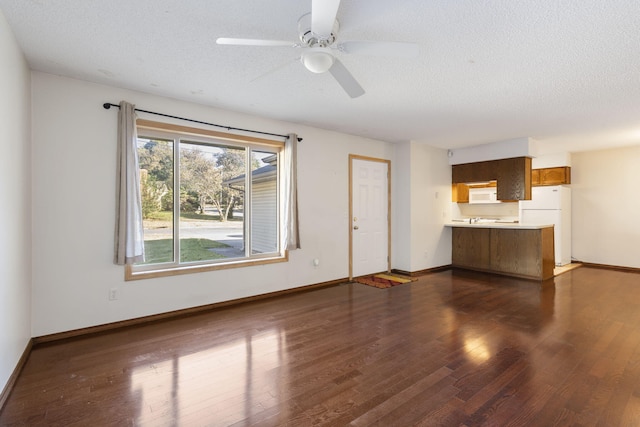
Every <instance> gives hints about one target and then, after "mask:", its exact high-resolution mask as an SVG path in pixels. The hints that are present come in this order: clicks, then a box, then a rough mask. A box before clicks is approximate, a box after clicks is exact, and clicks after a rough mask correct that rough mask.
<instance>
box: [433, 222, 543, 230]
mask: <svg viewBox="0 0 640 427" xmlns="http://www.w3.org/2000/svg"><path fill="white" fill-rule="evenodd" d="M444 226H445V227H465V228H502V229H508V230H540V229H542V228H547V227H553V224H543V225H538V224H520V223H519V222H477V223H476V222H474V223H471V224H469V222H463V221H451V222H447V223H445V225H444Z"/></svg>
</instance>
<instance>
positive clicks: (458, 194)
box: [451, 183, 469, 203]
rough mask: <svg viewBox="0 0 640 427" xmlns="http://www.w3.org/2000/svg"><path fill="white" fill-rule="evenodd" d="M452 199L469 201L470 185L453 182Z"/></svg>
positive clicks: (459, 201)
mask: <svg viewBox="0 0 640 427" xmlns="http://www.w3.org/2000/svg"><path fill="white" fill-rule="evenodd" d="M451 201H452V202H457V203H469V186H468V185H467V184H462V183H460V184H451Z"/></svg>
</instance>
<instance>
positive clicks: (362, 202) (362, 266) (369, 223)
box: [350, 158, 389, 277]
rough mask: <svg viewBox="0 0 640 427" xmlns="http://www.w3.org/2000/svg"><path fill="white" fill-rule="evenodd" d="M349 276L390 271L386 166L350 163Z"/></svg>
mask: <svg viewBox="0 0 640 427" xmlns="http://www.w3.org/2000/svg"><path fill="white" fill-rule="evenodd" d="M351 162H352V163H351V186H352V188H351V218H350V221H351V247H352V253H351V266H352V271H351V276H352V277H358V276H364V275H366V274H372V273H379V272H381V271H387V270H388V269H389V184H388V183H389V176H388V172H389V163H388V162H387V161H377V160H365V159H358V158H352V159H351Z"/></svg>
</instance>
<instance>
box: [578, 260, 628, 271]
mask: <svg viewBox="0 0 640 427" xmlns="http://www.w3.org/2000/svg"><path fill="white" fill-rule="evenodd" d="M580 262H581V263H582V265H583V266H584V267H592V268H602V269H604V270H615V271H624V272H626V273H640V268H635V267H622V266H619V265H609V264H594V263H592V262H584V261H580Z"/></svg>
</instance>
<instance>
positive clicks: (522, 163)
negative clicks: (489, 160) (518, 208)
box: [498, 157, 531, 201]
mask: <svg viewBox="0 0 640 427" xmlns="http://www.w3.org/2000/svg"><path fill="white" fill-rule="evenodd" d="M498 200H503V201H507V200H531V157H514V158H512V159H502V160H500V161H499V162H498Z"/></svg>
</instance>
